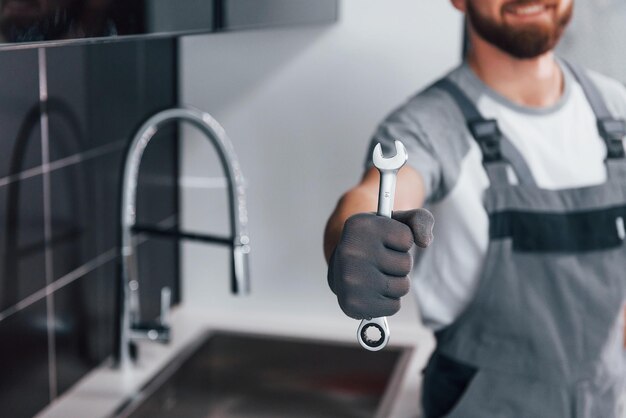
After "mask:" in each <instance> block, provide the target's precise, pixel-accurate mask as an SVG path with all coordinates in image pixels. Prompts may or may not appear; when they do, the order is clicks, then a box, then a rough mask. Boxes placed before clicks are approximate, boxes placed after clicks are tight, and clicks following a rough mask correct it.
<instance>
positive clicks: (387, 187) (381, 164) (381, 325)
mask: <svg viewBox="0 0 626 418" xmlns="http://www.w3.org/2000/svg"><path fill="white" fill-rule="evenodd" d="M395 146H396V155H395V156H393V157H391V158H385V157H384V156H383V151H382V147H381V145H380V144H377V145H376V147H375V148H374V154H373V155H372V160H373V162H374V166H375V167H376V168H377V169H378V171H380V188H379V190H378V213H377V215H378V216H385V217H387V218H391V213H392V211H393V200H394V196H395V193H396V176H397V174H398V171H399V170H400V169H401V168H402V166H403V165H404V164H405V163H406V162H407V160H408V159H409V156H408V154H407V152H406V148H405V147H404V145H403V144H402V142H400V141H395ZM371 328H374V329H375V330H377V331H378V333H379V336H377V337H378V338H372V337H371V336H370V335H368V331H370V330H371ZM357 339H358V340H359V343H360V344H361V346H362V347H363V348H365V349H366V350H369V351H378V350H382V349H383V348H385V346H386V345H387V343H388V342H389V325H388V324H387V318H386V317H384V316H383V317H380V318H372V319H364V320H362V321H361V325H359V329H358V330H357Z"/></svg>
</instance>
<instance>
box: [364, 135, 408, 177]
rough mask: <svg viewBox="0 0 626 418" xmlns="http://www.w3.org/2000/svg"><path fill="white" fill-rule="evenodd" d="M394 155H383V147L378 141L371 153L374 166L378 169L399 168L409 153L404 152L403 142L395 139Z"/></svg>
mask: <svg viewBox="0 0 626 418" xmlns="http://www.w3.org/2000/svg"><path fill="white" fill-rule="evenodd" d="M395 146H396V155H394V156H393V157H389V158H385V156H383V148H382V146H381V145H380V143H378V144H376V147H375V148H374V153H373V154H372V161H373V162H374V167H376V168H377V169H379V170H399V169H400V168H402V166H403V165H404V164H405V163H406V162H407V160H408V159H409V154H407V152H406V148H405V147H404V144H403V143H402V142H400V141H395Z"/></svg>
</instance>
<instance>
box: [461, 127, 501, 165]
mask: <svg viewBox="0 0 626 418" xmlns="http://www.w3.org/2000/svg"><path fill="white" fill-rule="evenodd" d="M467 126H468V128H469V130H470V132H471V133H472V136H473V137H474V139H475V140H476V142H478V145H479V146H480V150H481V151H482V153H483V161H484V162H485V163H490V162H495V161H501V160H502V152H501V151H500V140H501V139H502V132H501V131H500V128H499V127H498V122H497V121H496V120H495V119H476V120H471V121H469V122H467Z"/></svg>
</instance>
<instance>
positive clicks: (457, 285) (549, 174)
mask: <svg viewBox="0 0 626 418" xmlns="http://www.w3.org/2000/svg"><path fill="white" fill-rule="evenodd" d="M561 67H562V69H563V73H564V80H565V84H564V86H565V88H564V92H563V95H562V97H561V99H560V100H559V101H558V103H556V104H555V105H553V106H551V107H549V108H529V107H523V106H519V105H517V104H514V103H512V102H510V101H509V100H507V99H506V98H504V97H503V96H501V95H499V94H498V93H496V92H495V91H493V90H491V89H489V87H487V86H486V85H485V84H484V83H483V82H482V81H481V80H480V79H478V77H476V75H475V74H474V73H473V72H472V70H471V69H470V67H469V66H468V65H467V64H465V63H464V64H463V65H461V66H460V67H458V68H456V69H455V70H453V71H452V72H451V73H449V74H448V76H447V77H449V79H451V80H452V81H454V82H455V83H457V84H458V85H459V86H460V87H461V88H462V89H463V90H464V92H465V93H466V94H467V95H468V96H469V97H470V99H472V100H473V101H474V103H475V104H476V105H477V107H478V109H479V111H480V112H481V114H482V115H483V116H484V117H485V118H494V119H496V120H497V121H498V125H499V127H500V130H501V131H502V132H503V133H504V135H505V136H506V137H507V138H508V139H509V140H510V141H511V142H512V143H513V145H514V146H515V147H516V148H517V149H518V150H519V152H520V153H521V155H522V156H523V157H524V159H525V161H526V163H527V165H528V166H529V168H530V170H531V172H532V175H533V177H534V179H535V181H536V183H537V185H538V186H539V187H541V188H545V189H562V188H571V187H583V186H590V185H596V184H599V183H602V182H604V181H605V180H606V170H605V166H604V159H605V156H606V147H605V144H604V141H603V140H602V139H601V137H600V136H599V134H598V130H597V127H596V118H595V115H594V114H593V111H592V109H591V106H590V105H589V103H588V101H587V98H586V97H585V94H584V92H583V90H582V88H581V87H580V85H579V84H578V83H577V82H576V80H575V79H574V77H573V76H572V74H571V73H570V72H569V71H568V70H567V69H566V68H565V67H564V66H561ZM590 76H591V77H592V80H593V81H594V84H595V85H596V86H597V87H598V88H599V89H600V91H601V93H602V95H603V97H604V98H605V100H606V103H607V106H608V107H609V110H610V111H611V112H612V114H613V116H615V117H618V118H625V119H626V88H624V86H622V85H621V84H619V83H618V82H616V81H614V80H611V79H608V78H606V77H604V76H601V75H599V74H595V73H590ZM394 139H399V140H402V141H403V143H404V144H405V146H406V147H407V151H408V153H409V164H410V165H411V166H412V167H413V168H415V169H416V170H417V171H418V172H419V173H420V174H421V175H422V176H423V178H424V181H425V185H426V193H427V205H426V207H427V208H428V209H430V210H431V211H432V212H433V215H434V216H435V228H434V234H435V239H434V241H433V243H432V244H431V246H430V247H429V248H428V249H426V250H423V251H422V250H418V251H417V254H416V263H415V266H414V269H413V272H412V290H413V293H414V295H415V297H416V298H417V301H418V306H419V308H420V311H421V314H422V319H423V321H424V323H425V324H426V325H427V326H429V327H430V328H433V329H435V330H436V329H440V328H442V327H444V326H446V325H449V324H450V323H452V322H453V321H454V320H455V319H456V318H457V317H458V315H459V314H460V313H461V311H462V310H463V309H464V308H465V307H466V306H467V304H468V303H469V302H470V300H471V299H472V297H473V295H474V291H475V289H476V287H477V284H478V280H479V276H480V272H481V270H482V266H483V263H484V261H485V256H486V254H487V246H488V242H489V234H488V231H489V219H488V216H487V213H486V211H485V208H484V206H483V203H482V198H483V194H484V191H485V190H486V189H487V188H488V187H489V178H488V177H487V174H486V172H485V170H484V168H483V165H482V155H481V152H480V149H479V147H478V145H477V143H476V142H475V140H474V139H473V138H472V137H471V136H470V135H469V132H468V130H467V129H466V124H465V120H464V119H463V117H462V115H461V113H460V111H459V109H458V107H457V105H456V104H455V103H454V102H453V101H452V99H451V98H450V97H449V96H448V95H447V93H445V92H443V91H441V90H439V89H435V88H432V87H431V88H427V89H426V90H424V91H422V92H420V93H419V94H417V95H416V96H414V97H413V98H411V99H410V100H409V101H408V102H407V103H405V104H404V105H403V106H401V107H400V108H398V109H397V110H396V111H394V112H393V113H392V114H390V115H389V116H388V117H387V119H386V120H385V121H383V123H381V125H380V126H379V128H378V130H377V132H376V134H375V135H374V137H373V139H372V142H371V146H370V151H371V150H372V148H373V146H374V145H375V144H376V143H378V142H381V143H382V144H383V150H384V151H385V152H386V149H391V147H392V145H391V144H392V143H393V140H394ZM370 156H371V153H370V154H368V160H369V158H371V157H370ZM368 165H369V162H368Z"/></svg>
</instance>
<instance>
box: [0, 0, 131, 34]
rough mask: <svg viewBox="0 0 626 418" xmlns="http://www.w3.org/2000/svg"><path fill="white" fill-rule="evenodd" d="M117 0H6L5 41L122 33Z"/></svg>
mask: <svg viewBox="0 0 626 418" xmlns="http://www.w3.org/2000/svg"><path fill="white" fill-rule="evenodd" d="M113 3H121V2H119V1H115V2H114V0H2V2H1V6H0V32H1V36H2V40H3V41H4V42H37V41H47V40H60V39H71V38H87V37H95V36H115V35H117V34H118V28H117V24H116V22H115V20H114V15H115V11H116V10H115V9H120V7H119V5H114V4H113Z"/></svg>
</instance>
